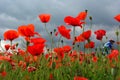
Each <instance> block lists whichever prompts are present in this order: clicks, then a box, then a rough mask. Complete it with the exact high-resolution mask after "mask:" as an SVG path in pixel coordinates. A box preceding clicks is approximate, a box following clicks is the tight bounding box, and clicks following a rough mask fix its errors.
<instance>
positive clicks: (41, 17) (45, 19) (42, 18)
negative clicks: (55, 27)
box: [39, 14, 51, 23]
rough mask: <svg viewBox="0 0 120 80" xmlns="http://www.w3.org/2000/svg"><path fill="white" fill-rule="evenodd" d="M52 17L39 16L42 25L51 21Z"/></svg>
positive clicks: (46, 15)
mask: <svg viewBox="0 0 120 80" xmlns="http://www.w3.org/2000/svg"><path fill="white" fill-rule="evenodd" d="M50 17H51V15H50V14H40V15H39V18H40V20H41V22H42V23H47V22H49V21H50Z"/></svg>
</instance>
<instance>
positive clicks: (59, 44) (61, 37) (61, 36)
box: [58, 36, 62, 47]
mask: <svg viewBox="0 0 120 80" xmlns="http://www.w3.org/2000/svg"><path fill="white" fill-rule="evenodd" d="M61 38H62V36H60V37H59V39H58V47H59V46H60V40H61Z"/></svg>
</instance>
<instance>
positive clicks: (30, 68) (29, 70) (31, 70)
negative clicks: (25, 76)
mask: <svg viewBox="0 0 120 80" xmlns="http://www.w3.org/2000/svg"><path fill="white" fill-rule="evenodd" d="M27 70H28V72H33V71H35V70H36V68H35V67H32V66H31V67H28V68H27Z"/></svg>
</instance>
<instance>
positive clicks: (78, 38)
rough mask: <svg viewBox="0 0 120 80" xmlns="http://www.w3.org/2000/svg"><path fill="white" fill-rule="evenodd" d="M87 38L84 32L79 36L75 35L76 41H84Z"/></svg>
mask: <svg viewBox="0 0 120 80" xmlns="http://www.w3.org/2000/svg"><path fill="white" fill-rule="evenodd" d="M84 41H85V38H84V37H83V36H82V34H80V35H79V36H77V37H75V41H74V42H84Z"/></svg>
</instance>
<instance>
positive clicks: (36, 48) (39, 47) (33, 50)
mask: <svg viewBox="0 0 120 80" xmlns="http://www.w3.org/2000/svg"><path fill="white" fill-rule="evenodd" d="M44 46H45V45H44V44H36V45H32V46H28V52H29V53H30V54H31V55H33V56H39V55H40V54H42V52H43V49H44Z"/></svg>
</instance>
